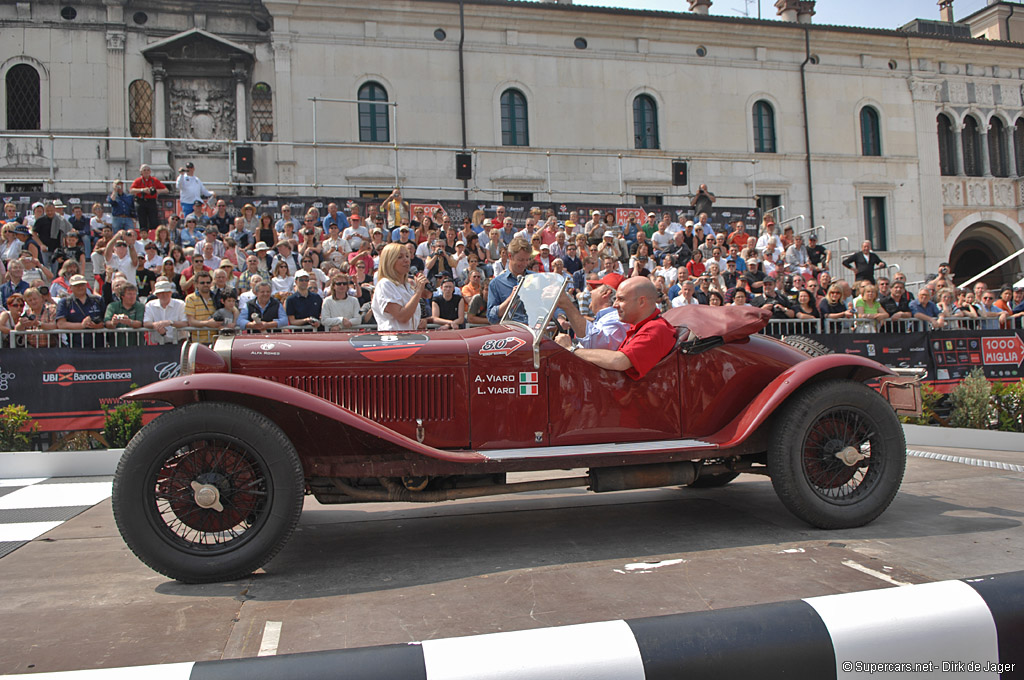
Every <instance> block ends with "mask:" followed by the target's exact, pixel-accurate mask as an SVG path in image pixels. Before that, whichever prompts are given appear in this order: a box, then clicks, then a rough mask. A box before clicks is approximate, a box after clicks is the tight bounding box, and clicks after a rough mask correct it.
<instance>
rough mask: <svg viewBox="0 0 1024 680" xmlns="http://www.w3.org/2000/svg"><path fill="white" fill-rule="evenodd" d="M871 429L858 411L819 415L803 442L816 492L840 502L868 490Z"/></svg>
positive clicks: (806, 469)
mask: <svg viewBox="0 0 1024 680" xmlns="http://www.w3.org/2000/svg"><path fill="white" fill-rule="evenodd" d="M873 437H875V433H874V432H873V431H872V429H871V426H870V423H869V421H868V419H867V418H866V417H865V415H864V414H863V413H861V412H860V411H859V410H855V409H850V408H835V409H832V410H829V411H826V412H825V413H823V414H821V415H820V416H818V418H817V419H815V421H814V422H813V424H812V425H811V427H810V429H809V430H808V432H807V435H806V437H805V439H804V442H803V447H802V450H803V472H804V476H805V477H806V479H807V481H808V482H810V484H811V487H812V489H813V490H814V493H815V494H816V495H818V496H819V497H821V498H823V499H825V500H827V501H829V502H831V503H837V504H845V503H851V502H855V501H856V499H857V497H858V496H859V495H861V494H862V493H864V492H866V491H868V490H869V488H870V485H871V483H872V479H873V478H874V475H873V468H872V459H871V450H872V446H873V444H872V438H873Z"/></svg>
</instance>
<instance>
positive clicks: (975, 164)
mask: <svg viewBox="0 0 1024 680" xmlns="http://www.w3.org/2000/svg"><path fill="white" fill-rule="evenodd" d="M961 136H962V139H963V147H964V174H965V175H967V176H969V177H981V137H980V136H979V134H978V121H977V120H975V119H974V117H973V116H967V117H966V118H964V129H963V132H962V133H961Z"/></svg>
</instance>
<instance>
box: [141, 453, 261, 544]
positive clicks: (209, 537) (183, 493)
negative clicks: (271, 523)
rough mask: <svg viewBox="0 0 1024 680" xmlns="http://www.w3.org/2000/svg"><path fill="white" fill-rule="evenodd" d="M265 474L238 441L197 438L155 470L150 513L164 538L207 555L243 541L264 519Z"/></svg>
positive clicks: (259, 462) (257, 461) (257, 459)
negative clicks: (151, 511)
mask: <svg viewBox="0 0 1024 680" xmlns="http://www.w3.org/2000/svg"><path fill="white" fill-rule="evenodd" d="M267 495H268V484H267V474H266V471H265V470H264V469H263V465H262V463H261V461H260V459H259V458H258V457H256V456H255V455H254V454H253V453H252V452H251V451H249V450H248V449H247V447H246V446H245V445H244V444H242V443H240V442H237V441H230V440H223V439H200V440H193V441H189V442H188V443H186V444H184V445H183V446H181V447H179V448H177V449H176V450H174V451H173V452H172V453H171V455H169V456H168V457H167V458H166V459H165V460H164V461H163V463H162V464H161V465H160V466H159V467H158V468H157V469H156V473H155V479H154V480H153V498H152V505H151V506H150V507H151V509H152V510H153V511H154V519H155V521H156V523H157V526H158V528H159V530H160V531H161V533H162V534H163V535H164V536H165V538H166V539H169V540H171V541H172V542H174V543H176V544H178V545H179V547H187V548H189V549H192V550H200V551H203V552H204V553H205V552H209V551H211V550H213V551H215V550H218V549H220V548H226V547H228V546H229V545H231V544H237V543H238V542H240V541H244V540H246V537H247V535H248V534H249V533H250V532H252V531H253V530H254V529H255V528H256V527H257V526H258V525H259V524H261V523H262V522H263V521H265V519H266V512H267V508H268V505H267V500H268V499H267Z"/></svg>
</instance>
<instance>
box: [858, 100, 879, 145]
mask: <svg viewBox="0 0 1024 680" xmlns="http://www.w3.org/2000/svg"><path fill="white" fill-rule="evenodd" d="M860 151H861V154H862V155H864V156H881V155H882V129H881V125H880V124H879V122H878V111H875V109H874V108H873V107H871V106H865V107H864V108H863V109H861V110H860Z"/></svg>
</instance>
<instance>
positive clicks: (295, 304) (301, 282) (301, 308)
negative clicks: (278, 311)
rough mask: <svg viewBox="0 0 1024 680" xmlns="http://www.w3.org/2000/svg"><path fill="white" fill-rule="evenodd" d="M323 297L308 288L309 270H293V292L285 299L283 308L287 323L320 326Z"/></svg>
mask: <svg viewBox="0 0 1024 680" xmlns="http://www.w3.org/2000/svg"><path fill="white" fill-rule="evenodd" d="M322 306H323V299H322V298H321V297H320V296H319V295H318V294H317V293H315V292H312V291H310V290H309V272H307V271H306V270H305V269H300V270H298V271H297V272H295V292H294V293H292V294H291V295H290V296H289V297H288V299H287V300H286V301H285V306H284V310H285V313H286V314H287V315H288V325H290V326H309V327H311V328H313V329H314V330H315V329H319V328H320V309H321V307H322Z"/></svg>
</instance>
